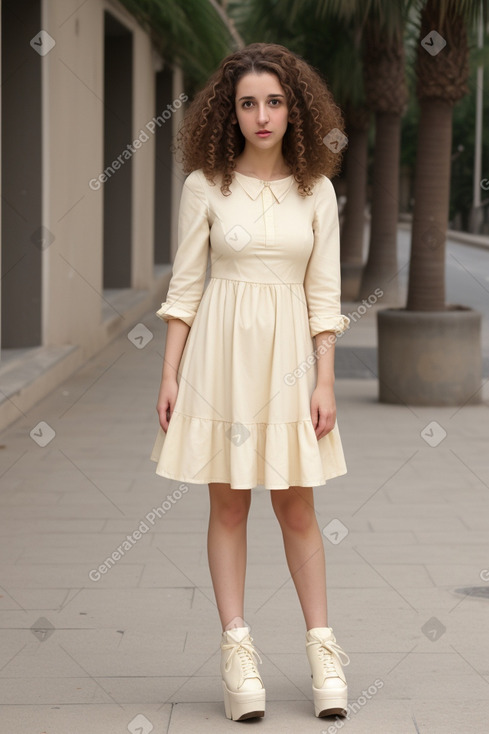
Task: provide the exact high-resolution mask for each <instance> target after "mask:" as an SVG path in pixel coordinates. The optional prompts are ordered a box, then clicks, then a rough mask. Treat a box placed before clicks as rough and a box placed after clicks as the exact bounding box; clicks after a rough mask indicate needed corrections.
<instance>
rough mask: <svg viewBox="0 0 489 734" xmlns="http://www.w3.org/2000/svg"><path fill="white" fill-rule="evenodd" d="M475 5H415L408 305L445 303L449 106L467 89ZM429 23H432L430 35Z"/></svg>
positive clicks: (470, 0)
mask: <svg viewBox="0 0 489 734" xmlns="http://www.w3.org/2000/svg"><path fill="white" fill-rule="evenodd" d="M481 8H482V9H483V14H484V17H485V18H487V13H488V8H489V2H488V0H483V2H480V0H427V2H426V4H425V5H424V7H423V8H422V10H421V27H420V41H419V44H418V55H417V66H416V74H417V97H418V100H419V106H420V113H421V116H420V123H419V132H418V146H417V156H416V174H415V183H414V199H415V203H414V212H413V228H412V243H411V261H410V269H409V289H408V301H407V308H408V310H410V311H443V310H444V309H445V308H446V306H445V239H446V231H447V223H448V207H449V196H450V161H451V144H452V111H453V106H454V105H455V104H456V103H457V102H458V101H459V100H460V99H461V98H462V97H463V96H464V95H465V94H466V93H467V91H468V86H467V81H468V76H469V49H468V43H467V24H468V23H474V22H475V21H476V20H477V19H478V18H479V13H480V10H481ZM480 21H481V22H482V18H480ZM433 29H437V30H436V35H435V34H434V33H433ZM423 39H426V40H423ZM443 44H446V46H444V45H443Z"/></svg>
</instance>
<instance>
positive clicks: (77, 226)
mask: <svg viewBox="0 0 489 734" xmlns="http://www.w3.org/2000/svg"><path fill="white" fill-rule="evenodd" d="M106 11H109V12H110V13H111V14H112V15H113V16H114V17H115V18H116V19H117V20H118V21H119V23H121V24H123V25H124V26H126V27H127V28H128V29H129V30H130V32H131V33H132V37H133V46H132V53H133V78H132V94H133V103H132V127H133V131H132V132H133V138H132V139H133V140H135V139H136V138H137V137H138V135H139V133H140V130H143V131H144V132H145V137H147V140H145V141H144V142H142V143H141V144H140V146H139V147H138V148H137V149H136V150H135V151H134V153H133V154H132V155H131V158H130V165H131V166H132V188H131V201H132V217H131V233H130V235H131V248H132V252H131V257H132V263H131V264H132V267H131V288H132V289H135V290H134V291H133V292H132V293H131V292H129V293H127V294H126V295H127V310H124V311H123V312H121V304H122V307H123V304H124V298H122V299H121V297H120V296H121V295H122V296H123V295H124V294H123V293H122V294H119V296H118V300H117V304H118V305H117V311H118V312H119V313H117V311H116V310H115V309H114V308H113V307H111V306H110V304H111V303H112V304H113V303H114V300H113V299H114V296H115V295H117V294H114V293H113V292H112V291H111V292H107V291H104V289H103V253H104V216H103V215H104V187H105V186H106V185H107V182H106V183H104V184H100V185H99V186H98V188H97V184H95V185H94V184H93V180H94V179H97V177H98V176H99V175H100V174H101V173H102V172H103V170H104V137H103V130H104V14H105V12H106ZM41 27H42V29H44V30H45V31H47V32H48V33H49V34H50V35H51V36H52V38H53V39H54V41H55V46H54V47H53V48H52V49H51V50H50V51H49V52H48V53H47V54H46V55H45V56H43V57H42V59H41V71H42V73H41V77H42V219H43V222H42V224H43V226H44V227H46V228H47V230H49V233H50V235H51V236H50V238H49V239H52V242H51V243H50V244H49V245H48V246H46V247H44V249H43V250H42V289H41V290H42V293H41V298H42V307H41V312H42V313H41V316H42V322H41V324H42V328H41V333H42V341H41V344H40V345H39V348H44V349H55V348H64V347H68V346H69V345H74V346H75V347H76V348H75V349H72V350H71V352H70V353H69V354H68V355H67V357H66V359H61V360H58V361H57V363H56V365H55V366H54V367H53V369H51V370H48V371H45V372H44V373H42V374H37V375H36V377H35V379H32V378H30V379H29V380H26V384H25V385H23V386H21V388H20V389H18V390H17V389H16V391H15V393H14V394H13V395H11V396H10V399H9V400H3V402H1V403H0V428H3V427H5V426H6V425H8V424H9V423H10V422H11V421H12V420H15V419H16V418H18V417H19V416H20V414H21V411H24V412H25V411H26V410H28V409H29V407H30V406H32V405H33V404H34V403H35V402H37V401H38V400H39V399H40V398H41V397H43V396H44V395H45V394H46V393H47V392H48V391H49V390H51V389H53V388H54V387H55V386H56V385H57V384H59V383H60V382H61V381H62V380H64V379H65V378H66V377H67V376H68V374H70V373H71V372H72V371H73V370H74V369H76V368H77V367H79V366H80V365H81V364H83V362H84V361H86V360H87V359H88V358H89V357H91V356H92V355H93V354H95V353H96V352H97V351H98V350H99V349H101V348H102V347H103V346H104V345H105V344H106V343H107V342H108V341H110V340H111V339H113V338H114V337H115V336H116V335H117V334H118V333H120V332H121V331H123V330H124V329H127V330H129V327H130V325H131V323H132V322H134V321H135V320H137V319H138V317H139V316H140V315H142V314H144V313H145V312H147V311H148V309H152V308H154V307H157V306H158V305H159V303H160V302H161V301H162V300H164V297H165V294H166V289H167V286H168V281H169V277H170V273H171V263H170V259H173V255H174V252H175V249H176V217H177V210H178V200H179V196H180V192H181V186H182V182H183V176H182V175H181V172H180V171H179V170H178V169H176V168H173V170H171V171H169V176H168V180H167V182H166V184H165V187H164V188H165V191H164V192H163V195H165V196H168V191H171V193H172V197H171V202H170V207H169V211H170V212H171V216H170V217H169V221H168V228H169V234H168V241H169V242H171V254H170V253H169V258H168V260H169V262H168V264H167V267H166V268H165V267H164V266H162V265H161V258H160V259H159V263H160V264H159V265H158V266H157V267H155V265H154V259H155V258H154V217H155V210H154V201H155V190H154V172H155V149H156V146H155V134H156V133H155V134H151V133H150V132H149V131H148V128H146V127H145V126H146V124H147V123H148V122H149V121H151V120H152V119H153V118H154V116H155V115H158V114H159V112H160V110H157V109H156V106H155V104H156V100H155V87H156V77H155V74H156V73H157V70H158V69H161V65H162V62H161V59H159V58H158V56H157V54H156V52H155V50H154V48H153V47H152V44H151V40H150V37H149V35H148V34H147V33H146V32H145V31H144V30H143V29H142V28H141V27H140V26H139V25H138V24H137V22H136V21H135V19H134V18H133V17H132V16H131V15H130V14H129V13H128V12H127V11H126V10H125V8H124V7H123V6H121V5H120V4H119V3H118V2H116V1H115V0H88V1H87V2H85V3H82V4H80V2H79V0H43V1H42V2H41ZM29 41H30V39H25V42H26V43H27V44H28V43H29ZM32 53H33V54H34V53H36V52H35V51H34V50H33V51H32ZM181 84H182V77H181V74H180V73H179V72H175V73H174V74H173V88H172V89H171V92H172V94H173V95H174V97H173V98H170V99H168V100H167V103H168V104H170V103H172V101H173V99H175V98H177V97H178V95H179V94H180V93H181V92H183V91H184V90H183V89H182V86H181ZM170 86H171V85H170ZM19 94H22V90H21V89H19ZM182 114H183V109H179V111H178V112H177V113H175V114H173V115H172V119H171V120H169V121H166V122H165V124H166V125H167V128H166V131H165V135H167V136H168V126H169V125H171V126H172V133H173V134H174V133H175V132H176V128H177V126H178V124H179V120H180V118H181V116H182ZM156 131H158V128H156ZM143 137H144V136H143ZM127 143H128V144H130V143H132V140H128V141H127ZM121 153H122V151H121ZM170 164H171V161H170ZM123 165H126V164H125V163H124V164H122V166H121V167H123ZM113 175H114V176H117V171H116V172H114V174H113ZM90 181H92V185H90ZM109 183H110V181H109ZM157 196H158V193H157ZM136 291H139V294H137V295H138V296H139V297H138V298H135V297H134V295H135V292H136ZM12 318H15V314H13V316H12ZM68 351H69V350H68ZM4 356H5V359H3V360H1V361H0V383H1V379H2V370H3V371H4V370H5V369H6V368H8V366H9V356H8V350H5V351H4ZM15 359H16V360H17V362H18V361H19V360H20V362H19V364H20V363H21V362H22V354H16V355H15ZM10 364H13V362H10ZM4 376H5V375H4ZM6 379H7V378H6ZM0 387H1V384H0ZM0 397H1V396H0Z"/></svg>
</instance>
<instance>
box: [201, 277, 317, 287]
mask: <svg viewBox="0 0 489 734" xmlns="http://www.w3.org/2000/svg"><path fill="white" fill-rule="evenodd" d="M210 280H229V281H230V282H231V283H246V284H247V285H304V281H303V280H301V281H298V282H291V283H285V282H284V281H278V282H274V283H268V282H267V283H264V282H262V281H260V282H258V281H254V280H239V279H238V278H220V277H219V276H216V275H212V276H211V277H210Z"/></svg>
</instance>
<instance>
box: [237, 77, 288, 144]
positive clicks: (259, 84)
mask: <svg viewBox="0 0 489 734" xmlns="http://www.w3.org/2000/svg"><path fill="white" fill-rule="evenodd" d="M235 111H236V118H237V122H238V124H239V127H240V129H241V132H242V133H243V135H244V137H245V140H246V144H250V145H253V146H254V147H257V148H259V149H262V150H266V149H269V148H272V147H274V146H275V145H278V144H281V143H282V138H283V136H284V134H285V131H286V129H287V122H288V108H287V100H286V97H285V92H284V90H283V88H282V86H281V85H280V82H279V80H278V78H277V77H276V76H275V74H268V73H266V72H264V73H262V74H255V73H250V74H246V75H245V76H243V77H241V79H240V80H239V82H238V83H237V85H236V101H235ZM265 131H266V132H265Z"/></svg>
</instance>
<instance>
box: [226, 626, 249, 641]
mask: <svg viewBox="0 0 489 734" xmlns="http://www.w3.org/2000/svg"><path fill="white" fill-rule="evenodd" d="M249 631H250V630H249V627H233V628H232V629H230V630H226V635H227V637H228V639H230V640H233V642H242V641H243V640H244V638H245V637H248V634H249Z"/></svg>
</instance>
